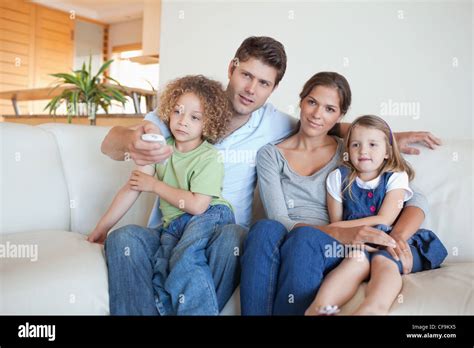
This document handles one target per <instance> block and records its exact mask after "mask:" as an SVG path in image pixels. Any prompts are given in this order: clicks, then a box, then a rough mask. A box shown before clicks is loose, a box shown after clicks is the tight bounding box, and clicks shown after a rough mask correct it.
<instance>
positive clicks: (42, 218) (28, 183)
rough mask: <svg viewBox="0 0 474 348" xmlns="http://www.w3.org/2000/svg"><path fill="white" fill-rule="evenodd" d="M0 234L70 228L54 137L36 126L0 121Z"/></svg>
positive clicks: (61, 170) (64, 189)
mask: <svg viewBox="0 0 474 348" xmlns="http://www.w3.org/2000/svg"><path fill="white" fill-rule="evenodd" d="M0 139H1V147H2V149H1V154H2V159H1V166H2V168H1V172H0V173H1V174H0V175H1V179H0V193H1V203H0V214H1V215H0V233H14V232H22V231H26V230H38V229H41V228H48V229H59V230H68V229H69V228H70V217H71V215H70V208H69V205H70V203H69V195H68V190H67V183H66V178H65V177H64V172H63V169H62V160H61V156H60V153H59V149H58V146H57V141H56V138H55V137H54V135H53V134H51V133H50V132H47V131H45V130H44V129H42V128H39V127H32V126H26V125H22V124H14V123H0Z"/></svg>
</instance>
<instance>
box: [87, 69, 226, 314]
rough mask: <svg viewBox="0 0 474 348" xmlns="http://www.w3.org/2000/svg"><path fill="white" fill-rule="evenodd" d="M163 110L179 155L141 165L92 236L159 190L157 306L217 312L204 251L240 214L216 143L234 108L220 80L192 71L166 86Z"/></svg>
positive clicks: (99, 237)
mask: <svg viewBox="0 0 474 348" xmlns="http://www.w3.org/2000/svg"><path fill="white" fill-rule="evenodd" d="M159 115H160V117H161V119H162V120H163V121H164V122H165V123H166V125H167V126H168V127H169V129H170V131H171V133H172V135H173V136H172V137H170V138H169V139H167V143H168V144H169V145H171V146H173V150H174V151H173V155H172V156H171V157H170V158H169V159H168V161H166V163H164V164H159V163H157V164H155V165H150V166H139V167H137V168H136V170H134V171H133V172H132V175H131V177H130V179H129V181H128V182H127V183H126V184H125V185H124V186H123V187H122V188H121V189H120V191H119V192H118V193H117V195H116V196H115V198H114V200H113V202H112V205H111V206H110V208H109V209H108V210H107V212H106V213H105V214H104V216H103V217H102V218H101V219H100V221H99V222H98V223H97V226H96V227H95V229H94V231H92V233H91V234H90V235H89V237H88V240H89V241H90V242H103V241H104V240H105V239H106V237H107V232H108V231H109V230H110V229H111V228H112V226H114V225H115V224H116V223H117V222H118V221H119V220H120V218H121V217H122V216H123V215H124V214H125V213H126V212H127V211H128V209H129V208H130V207H131V206H132V205H133V203H134V202H135V201H136V199H137V198H138V196H139V194H140V193H141V192H143V191H145V192H152V193H155V194H157V195H159V196H160V198H161V199H160V206H159V208H160V210H161V213H162V215H163V224H162V226H160V227H159V228H158V230H157V233H158V234H159V235H160V247H159V249H158V251H157V253H156V255H155V264H154V265H153V267H154V277H153V288H154V293H155V302H156V306H157V309H158V312H159V313H160V314H161V315H173V314H195V315H196V314H198V315H215V314H218V310H219V309H218V304H217V298H216V295H215V291H214V281H213V278H212V275H211V272H210V269H209V267H208V265H207V259H206V256H205V254H204V250H205V247H206V245H207V243H208V241H209V239H210V238H211V237H212V235H213V232H214V230H215V228H216V226H218V225H225V224H232V223H234V221H235V220H234V214H233V212H232V208H231V205H230V204H229V203H228V202H227V201H226V200H225V199H223V198H222V196H221V190H222V181H223V177H224V167H223V163H222V161H221V160H220V158H219V156H218V152H217V150H216V149H215V148H214V147H213V146H212V145H211V144H210V143H215V142H216V141H218V140H219V139H220V138H221V137H222V136H223V135H224V132H225V129H226V126H227V124H228V122H229V120H230V118H231V116H232V112H231V108H230V105H229V102H228V99H227V97H226V95H225V92H224V91H223V89H222V86H221V84H220V83H218V82H216V81H212V80H210V79H207V78H205V77H204V76H201V75H198V76H186V77H183V78H180V79H177V80H175V81H173V82H171V83H170V84H169V85H168V86H167V87H166V89H165V91H164V92H163V94H162V95H161V98H160V107H159ZM189 274H192V277H190V276H189ZM183 279H192V281H184V280H183Z"/></svg>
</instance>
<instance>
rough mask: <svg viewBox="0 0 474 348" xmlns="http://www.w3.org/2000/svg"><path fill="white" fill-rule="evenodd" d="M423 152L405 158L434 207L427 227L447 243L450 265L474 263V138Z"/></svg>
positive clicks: (452, 141) (448, 142) (447, 141)
mask: <svg viewBox="0 0 474 348" xmlns="http://www.w3.org/2000/svg"><path fill="white" fill-rule="evenodd" d="M418 148H420V147H419V146H418ZM420 149H421V151H422V152H421V155H419V156H406V157H405V158H407V160H408V161H409V162H410V163H411V164H412V165H413V167H414V169H415V171H416V176H415V180H414V182H413V183H414V185H415V186H416V187H417V188H420V189H421V192H423V193H424V194H425V195H426V198H427V199H428V202H429V205H430V212H429V214H428V216H427V217H426V221H425V223H424V224H423V226H426V227H427V228H429V229H431V230H433V232H435V233H436V234H437V235H438V237H439V238H440V239H441V240H442V241H443V243H444V245H445V246H446V249H447V250H448V257H447V259H446V261H447V262H466V261H470V262H474V243H473V238H472V226H473V223H474V221H473V216H474V205H473V199H472V194H473V186H472V183H473V157H474V156H473V147H472V139H443V146H440V147H438V148H437V149H436V150H435V151H433V150H428V149H426V148H420Z"/></svg>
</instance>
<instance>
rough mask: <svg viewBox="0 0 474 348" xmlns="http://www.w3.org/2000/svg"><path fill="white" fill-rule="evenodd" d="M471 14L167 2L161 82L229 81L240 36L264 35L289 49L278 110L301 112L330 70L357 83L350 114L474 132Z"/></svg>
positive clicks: (432, 8)
mask: <svg viewBox="0 0 474 348" xmlns="http://www.w3.org/2000/svg"><path fill="white" fill-rule="evenodd" d="M472 17H473V9H472V2H471V1H449V2H446V1H432V2H429V3H426V2H424V3H421V2H414V3H411V2H385V1H377V2H376V1H371V2H367V1H364V2H355V1H345V2H325V1H305V2H303V1H298V2H294V1H292V2H288V1H263V2H262V1H261V2H259V3H252V2H249V1H238V2H222V1H212V2H211V1H192V2H191V1H184V2H183V1H170V0H168V1H166V0H165V1H164V2H163V5H162V25H161V48H160V84H161V85H163V84H165V83H166V82H167V81H169V80H170V79H173V78H176V77H179V76H182V75H185V74H197V73H202V74H205V75H207V76H210V77H213V78H216V79H218V80H220V81H222V82H223V83H225V84H226V83H227V76H226V72H227V66H228V63H229V61H230V60H231V59H232V58H233V55H234V53H235V51H236V49H237V47H238V46H239V44H240V43H241V42H242V40H243V39H245V38H246V37H247V36H250V35H268V36H272V37H274V38H276V39H278V40H280V41H281V42H282V43H283V44H284V45H285V48H286V51H287V55H288V68H287V73H286V75H285V77H284V78H283V81H282V82H281V84H280V86H279V88H278V90H277V91H276V92H275V93H274V94H273V95H272V97H271V98H270V101H271V102H272V103H274V104H275V105H276V106H278V107H279V108H280V109H281V110H283V111H286V112H289V111H291V110H292V109H294V110H295V113H294V114H295V116H297V115H298V112H299V110H297V109H296V106H297V103H298V94H299V92H300V90H301V88H302V86H303V84H304V82H305V81H306V80H307V79H308V78H309V77H310V76H311V75H313V74H314V73H316V72H319V71H323V70H332V71H337V72H339V73H341V74H343V75H344V76H346V78H347V79H348V80H349V83H350V84H351V87H352V91H353V104H352V108H351V109H350V110H349V113H348V116H347V118H346V120H347V121H351V120H353V119H354V118H355V117H356V116H358V115H360V114H365V113H374V114H379V115H383V116H384V118H385V119H386V120H387V121H388V122H389V123H390V124H391V125H392V127H393V128H394V129H395V130H430V131H432V132H434V133H435V134H437V135H439V136H442V137H464V138H472V136H473V123H472V116H473V112H472V111H473V107H472V95H473V91H472V88H473V85H472V81H473V75H472V74H473V70H472V65H473V64H472V63H473V62H472V59H473V50H472V44H473V31H472ZM396 108H398V109H399V110H398V111H397V110H396ZM405 109H406V110H405Z"/></svg>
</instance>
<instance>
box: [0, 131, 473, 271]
mask: <svg viewBox="0 0 474 348" xmlns="http://www.w3.org/2000/svg"><path fill="white" fill-rule="evenodd" d="M109 129H110V128H108V127H91V126H79V125H65V124H44V125H40V126H28V125H20V124H11V123H0V135H1V145H2V150H1V153H2V161H1V164H2V168H1V171H0V173H1V180H0V193H1V201H0V203H1V207H0V214H1V215H0V233H14V232H21V231H26V230H41V229H61V230H71V231H76V232H79V233H83V234H88V233H89V232H90V231H91V230H92V229H93V228H94V226H95V224H96V223H97V221H98V219H99V218H100V217H101V216H102V214H103V213H104V212H105V211H106V209H107V208H108V206H109V205H110V203H111V201H112V199H113V197H114V195H115V194H116V193H117V191H118V190H119V188H120V187H121V186H122V185H123V184H124V183H125V182H126V181H127V179H128V178H129V176H130V172H131V170H132V169H133V162H132V161H129V162H120V161H114V160H112V159H110V158H108V157H107V156H105V155H103V154H102V153H101V151H100V145H101V142H102V140H103V138H104V137H105V135H106V134H107V132H108V130H109ZM421 151H422V154H421V155H419V156H406V158H407V159H408V161H409V162H410V163H412V165H413V167H414V169H415V171H416V177H415V180H414V185H415V186H416V187H417V188H419V189H420V190H421V192H423V193H424V194H425V195H426V197H427V199H428V201H429V204H430V213H429V215H428V217H427V219H426V221H425V223H424V225H423V226H424V227H426V228H430V229H432V230H433V231H434V232H435V233H436V234H437V235H438V236H439V237H440V238H441V239H442V241H443V242H444V244H445V245H446V247H447V249H448V253H449V256H448V261H452V262H457V261H468V260H470V261H474V234H473V233H472V230H473V227H472V226H473V216H474V207H473V197H472V195H473V175H472V173H473V141H472V140H471V139H466V140H462V139H461V140H460V139H457V140H453V139H444V143H443V146H442V147H440V148H438V149H437V150H435V151H432V150H428V149H426V148H422V149H421ZM153 201H154V196H153V195H151V194H147V193H143V194H142V195H141V196H140V198H139V199H138V201H137V202H136V203H135V204H134V206H133V207H132V209H131V210H130V211H129V212H128V213H127V214H126V216H124V218H123V219H122V220H121V221H120V222H119V224H118V225H117V226H116V227H119V226H123V225H125V224H130V223H134V224H140V225H146V224H147V220H148V216H149V213H150V211H151V208H152V206H153ZM255 208H256V211H254V216H258V217H262V216H263V213H262V206H261V204H260V203H258V202H256V204H255Z"/></svg>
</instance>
